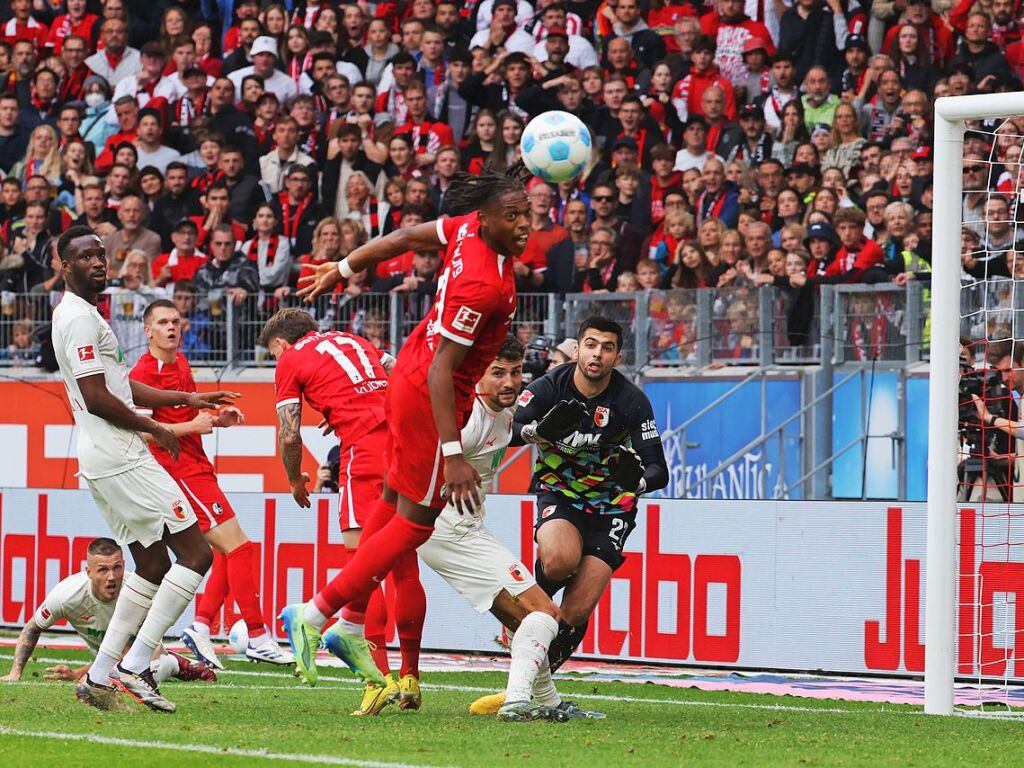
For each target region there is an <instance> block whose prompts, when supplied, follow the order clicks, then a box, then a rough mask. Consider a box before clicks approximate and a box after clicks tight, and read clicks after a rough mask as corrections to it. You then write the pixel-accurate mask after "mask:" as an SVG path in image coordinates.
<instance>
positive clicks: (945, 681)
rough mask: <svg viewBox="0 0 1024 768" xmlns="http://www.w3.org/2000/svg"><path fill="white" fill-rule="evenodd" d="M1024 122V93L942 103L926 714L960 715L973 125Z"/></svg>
mask: <svg viewBox="0 0 1024 768" xmlns="http://www.w3.org/2000/svg"><path fill="white" fill-rule="evenodd" d="M1020 115H1024V93H1005V94H991V95H989V94H983V95H975V96H954V97H948V96H947V97H943V98H939V99H937V100H936V102H935V121H934V140H935V144H934V160H935V162H934V175H933V179H934V207H933V212H934V215H933V221H934V225H933V250H932V274H931V277H932V284H931V301H932V313H931V345H930V346H931V366H930V380H929V409H928V522H927V533H928V544H927V571H926V591H925V640H926V650H925V702H924V708H925V712H927V713H929V714H945V715H948V714H953V713H954V675H955V671H956V657H955V648H956V639H957V629H956V618H957V589H956V587H957V583H956V582H957V478H958V474H957V471H958V450H959V447H960V445H959V438H958V424H957V413H958V405H959V402H958V401H959V396H958V392H959V365H958V364H959V355H960V332H961V328H960V320H961V312H960V300H961V299H960V291H961V226H962V223H963V218H964V216H963V211H964V203H963V186H964V185H963V169H964V157H963V155H964V153H963V147H964V132H965V123H966V122H968V121H976V120H986V119H993V118H1005V117H1008V116H1020Z"/></svg>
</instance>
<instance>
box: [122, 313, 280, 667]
mask: <svg viewBox="0 0 1024 768" xmlns="http://www.w3.org/2000/svg"><path fill="white" fill-rule="evenodd" d="M143 328H144V329H145V332H146V338H147V339H149V350H148V351H147V352H146V353H144V354H143V355H142V357H140V358H139V361H138V362H137V363H136V364H135V367H134V368H133V369H132V372H131V374H130V378H131V379H132V380H133V381H138V382H141V383H143V384H148V385H149V386H151V387H154V388H156V389H178V390H181V391H182V392H195V391H196V383H195V381H194V380H193V378H192V369H191V368H190V367H189V364H188V360H186V359H185V356H184V355H183V354H181V352H179V351H178V344H179V342H180V341H181V314H180V313H179V312H178V308H177V307H175V305H174V302H172V301H169V300H167V299H157V300H156V301H154V302H153V303H152V304H150V305H149V306H148V307H146V311H145V313H144V314H143ZM152 417H153V419H154V420H155V421H158V422H160V423H161V424H167V425H168V427H169V428H170V430H171V431H172V432H174V434H175V435H177V436H178V438H179V444H180V445H181V451H180V453H179V454H178V460H177V461H174V460H173V459H172V458H171V456H170V454H169V453H167V451H166V450H164V449H163V448H161V447H160V446H158V445H157V444H156V443H153V442H150V444H149V447H150V450H151V451H152V452H153V456H154V458H156V460H157V461H158V462H159V463H160V464H161V465H162V466H163V467H164V469H166V470H167V473H168V474H169V475H170V476H171V478H173V479H174V481H175V482H176V483H177V484H178V485H179V486H180V487H181V490H182V493H184V494H185V496H186V497H187V498H188V501H189V503H190V504H191V505H192V507H193V508H194V509H195V511H196V517H198V518H199V527H200V528H201V529H202V531H203V535H204V536H205V537H206V540H207V542H209V544H210V546H211V547H213V550H214V553H215V554H214V558H213V568H212V569H211V570H210V577H209V579H208V580H207V582H206V590H205V591H204V592H203V594H202V597H201V599H200V600H199V605H198V607H197V608H196V618H195V621H194V622H193V623H192V624H191V625H190V626H189V627H188V628H186V629H185V630H184V632H182V635H181V640H182V642H183V643H184V644H185V645H186V646H187V647H188V649H189V650H190V651H192V653H193V654H195V656H196V658H197V659H199V661H201V662H203V663H204V664H206V665H207V666H209V667H216V668H217V669H223V668H224V665H223V664H221V662H220V660H219V659H218V658H217V653H216V651H214V649H213V644H212V643H211V642H210V624H211V623H212V621H213V617H214V616H215V615H216V614H217V613H218V612H219V611H220V609H221V606H222V605H223V604H224V600H225V599H226V598H227V596H228V594H229V592H230V595H231V597H232V598H233V599H234V601H235V602H236V603H237V604H238V608H239V610H240V611H241V613H242V618H243V619H244V620H245V625H246V629H247V630H248V632H249V645H248V647H247V648H246V650H245V655H246V657H247V658H249V659H252V660H253V661H266V662H269V663H271V664H293V663H294V659H293V658H292V655H291V654H290V653H288V652H286V651H283V650H282V649H281V648H280V647H279V646H278V645H277V643H276V642H275V641H274V638H273V636H271V635H270V633H269V632H267V628H266V625H265V624H264V621H263V612H262V611H261V610H260V601H259V595H258V590H257V584H256V579H255V575H254V574H255V569H256V550H255V548H254V547H253V544H252V542H251V541H249V539H248V538H247V537H246V535H245V533H244V532H243V531H242V528H241V526H239V524H238V520H237V519H236V518H235V512H234V510H233V509H232V508H231V504H230V503H229V502H228V500H227V498H226V497H225V496H224V492H223V491H222V490H221V489H220V486H219V485H218V484H217V476H216V474H215V473H214V470H213V465H212V464H210V460H209V459H208V458H207V456H206V452H205V451H204V450H203V441H202V438H201V435H207V434H210V433H211V432H213V428H214V427H231V426H234V425H235V424H242V423H243V422H244V421H245V418H244V416H243V414H242V412H241V411H240V410H239V409H238V408H235V407H234V406H228V407H226V408H221V409H220V411H219V412H218V413H217V415H216V416H212V415H210V414H209V413H207V412H206V411H197V410H196V409H194V408H181V407H178V408H172V407H166V408H157V409H156V410H155V411H153V413H152Z"/></svg>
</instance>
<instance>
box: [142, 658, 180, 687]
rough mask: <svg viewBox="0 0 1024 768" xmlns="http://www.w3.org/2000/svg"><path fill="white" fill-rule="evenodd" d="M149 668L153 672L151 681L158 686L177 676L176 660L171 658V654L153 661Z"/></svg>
mask: <svg viewBox="0 0 1024 768" xmlns="http://www.w3.org/2000/svg"><path fill="white" fill-rule="evenodd" d="M149 668H150V669H151V670H152V671H153V679H154V680H156V682H157V684H158V685H159V684H160V683H162V682H163V681H164V680H166V679H167V678H169V677H174V676H175V675H176V674H178V660H177V659H176V658H174V657H173V656H171V654H169V653H165V654H163V655H161V656H157V657H156V658H155V659H153V661H151V662H150V664H149Z"/></svg>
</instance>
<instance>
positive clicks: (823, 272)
mask: <svg viewBox="0 0 1024 768" xmlns="http://www.w3.org/2000/svg"><path fill="white" fill-rule="evenodd" d="M834 219H835V233H836V235H837V236H838V238H839V249H838V250H837V251H836V252H835V256H834V258H832V260H831V261H829V262H828V263H822V262H820V261H817V260H816V259H815V260H812V262H811V267H810V268H809V269H808V270H807V273H808V274H809V275H814V277H811V278H808V282H810V283H812V284H814V285H822V284H826V283H830V284H837V283H859V282H861V280H862V278H863V277H864V273H865V272H866V271H867V270H868V269H870V268H872V267H875V266H878V265H880V264H881V263H882V262H883V261H884V257H883V255H882V249H881V248H880V247H879V245H878V243H876V242H875V241H874V240H869V239H867V238H865V237H864V220H865V219H864V213H863V212H862V211H860V210H858V209H857V208H840V209H839V210H838V211H836V214H835V217H834ZM815 226H816V225H813V224H812V225H811V227H810V228H809V229H808V233H807V234H808V239H809V240H810V239H811V237H812V233H813V232H814V228H815Z"/></svg>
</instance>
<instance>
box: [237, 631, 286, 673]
mask: <svg viewBox="0 0 1024 768" xmlns="http://www.w3.org/2000/svg"><path fill="white" fill-rule="evenodd" d="M245 658H247V659H249V660H250V661H265V662H267V663H268V664H281V665H284V666H291V665H292V664H294V663H295V657H294V656H293V655H292V652H291V651H283V650H281V646H279V645H278V644H277V643H276V642H274V640H272V639H270V638H269V637H267V638H265V639H264V638H262V637H261V638H259V640H258V641H257V642H253V641H251V640H250V641H249V645H248V646H246V648H245Z"/></svg>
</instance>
